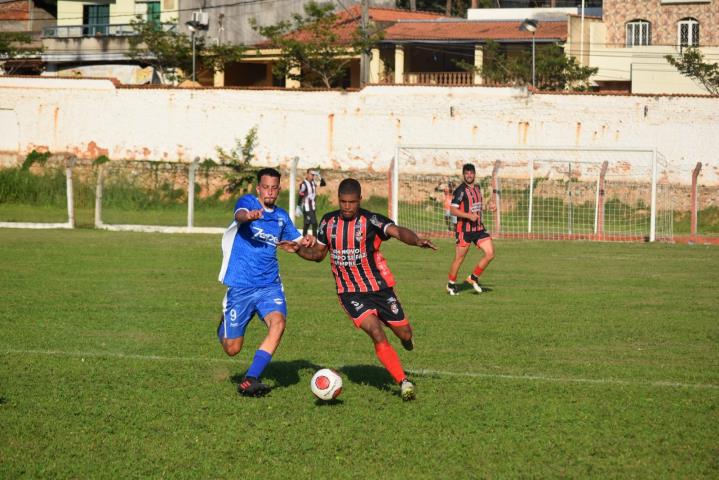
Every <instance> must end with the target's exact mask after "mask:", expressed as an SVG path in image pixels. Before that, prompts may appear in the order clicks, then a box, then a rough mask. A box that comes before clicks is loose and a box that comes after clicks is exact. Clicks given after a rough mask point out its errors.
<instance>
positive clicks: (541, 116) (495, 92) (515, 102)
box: [0, 77, 719, 186]
mask: <svg viewBox="0 0 719 480" xmlns="http://www.w3.org/2000/svg"><path fill="white" fill-rule="evenodd" d="M0 111H3V112H4V113H3V125H5V124H11V123H13V122H16V127H15V128H14V129H3V130H4V131H2V132H0V135H2V136H3V138H2V140H0V145H2V146H3V148H4V149H6V150H5V152H4V154H5V155H4V158H5V159H7V158H13V159H19V158H22V157H24V155H25V154H26V153H27V152H29V151H31V150H32V149H33V148H48V149H50V151H52V152H69V153H72V154H75V155H78V156H79V157H82V158H95V157H96V156H98V155H101V154H106V155H108V156H109V157H110V158H112V159H121V158H126V159H162V160H176V161H183V162H187V161H190V160H192V159H193V158H195V157H202V158H205V157H214V156H215V148H216V147H217V146H222V147H223V148H232V147H233V146H234V142H235V139H237V138H243V137H244V136H245V134H246V133H247V132H248V131H249V130H250V129H251V128H252V127H253V126H257V128H258V141H259V146H258V148H257V150H256V153H257V156H258V159H257V163H258V164H264V165H277V164H280V165H287V164H289V162H290V161H291V159H292V158H293V157H295V156H299V157H300V164H299V165H300V167H301V168H304V167H309V166H313V167H314V166H318V165H319V166H321V167H322V168H341V169H362V170H367V169H370V170H376V171H385V170H386V169H387V168H388V166H389V163H390V161H391V158H392V156H393V155H394V151H395V146H396V145H397V144H398V143H400V142H401V143H404V144H429V143H431V144H447V145H449V144H460V145H512V146H513V145H517V146H525V145H526V146H556V145H563V146H581V147H608V148H638V147H650V148H656V149H657V150H659V151H660V152H661V153H662V154H663V155H664V157H665V158H666V159H667V160H668V162H669V163H670V164H671V169H670V180H671V181H673V182H681V183H688V182H690V180H691V170H692V169H693V168H694V166H695V165H696V163H697V162H702V163H703V164H704V167H703V169H702V183H703V184H705V185H712V186H716V185H719V98H716V97H714V98H711V97H687V96H684V97H682V96H675V97H669V96H656V97H655V96H600V95H561V94H554V95H552V94H541V95H528V94H527V92H526V91H525V90H522V89H513V88H481V87H479V88H450V87H447V88H443V87H398V86H386V87H385V86H377V87H368V88H365V89H364V90H362V91H360V92H338V91H316V92H299V91H286V90H263V91H258V90H235V89H206V90H205V89H199V90H195V89H141V88H117V87H115V85H113V83H112V82H110V81H107V80H87V79H85V80H75V79H54V78H12V77H0ZM8 136H17V138H8ZM8 145H18V148H19V150H18V151H12V150H7V148H8V147H7V146H8Z"/></svg>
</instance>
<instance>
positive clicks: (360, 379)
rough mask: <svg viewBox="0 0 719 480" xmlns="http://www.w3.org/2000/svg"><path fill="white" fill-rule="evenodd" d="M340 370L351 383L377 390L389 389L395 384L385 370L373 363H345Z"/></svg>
mask: <svg viewBox="0 0 719 480" xmlns="http://www.w3.org/2000/svg"><path fill="white" fill-rule="evenodd" d="M340 372H342V373H344V374H345V375H346V376H347V379H348V380H349V381H350V382H352V383H359V384H364V385H369V386H371V387H374V388H376V389H378V390H385V391H389V390H391V389H392V387H393V386H395V385H396V384H395V381H394V379H393V378H392V377H390V375H389V373H387V370H385V369H384V368H381V367H377V366H375V365H345V366H344V367H342V368H341V369H340Z"/></svg>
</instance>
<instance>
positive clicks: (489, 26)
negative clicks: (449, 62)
mask: <svg viewBox="0 0 719 480" xmlns="http://www.w3.org/2000/svg"><path fill="white" fill-rule="evenodd" d="M520 24H521V22H517V21H514V22H509V21H507V22H486V21H471V20H465V21H450V20H442V21H434V22H426V21H425V22H398V23H395V24H394V25H392V26H390V27H389V28H387V30H385V36H384V38H385V40H438V41H440V40H499V41H502V40H504V41H509V40H519V41H531V40H532V34H531V33H529V32H527V31H524V30H521V29H520V28H519V26H520ZM535 38H536V39H537V40H560V41H565V40H566V39H567V24H566V22H542V23H540V24H539V27H538V28H537V31H536V33H535Z"/></svg>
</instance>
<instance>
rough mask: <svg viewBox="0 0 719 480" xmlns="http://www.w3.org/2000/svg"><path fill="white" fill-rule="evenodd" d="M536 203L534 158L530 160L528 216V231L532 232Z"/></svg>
mask: <svg viewBox="0 0 719 480" xmlns="http://www.w3.org/2000/svg"><path fill="white" fill-rule="evenodd" d="M533 203H534V159H533V158H532V159H531V160H529V208H528V210H529V213H528V218H527V233H532V207H533Z"/></svg>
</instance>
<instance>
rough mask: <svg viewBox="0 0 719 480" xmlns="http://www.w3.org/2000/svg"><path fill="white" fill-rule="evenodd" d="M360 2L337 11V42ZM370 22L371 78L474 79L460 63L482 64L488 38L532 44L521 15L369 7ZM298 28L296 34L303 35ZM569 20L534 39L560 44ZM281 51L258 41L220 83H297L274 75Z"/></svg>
mask: <svg viewBox="0 0 719 480" xmlns="http://www.w3.org/2000/svg"><path fill="white" fill-rule="evenodd" d="M360 17H361V13H360V6H359V5H353V6H351V7H349V8H347V9H346V10H342V11H340V12H339V13H338V20H337V22H336V24H335V28H334V30H335V33H336V34H337V35H338V37H339V42H340V43H342V42H346V43H347V44H349V41H350V38H351V36H352V34H353V32H354V31H355V30H356V29H357V27H358V25H359V22H360ZM369 19H370V22H372V23H374V24H375V25H376V26H378V27H379V28H381V30H382V31H383V38H382V40H381V41H379V42H378V43H377V44H376V45H375V46H374V48H373V49H372V55H371V60H370V68H369V78H370V83H383V84H408V83H409V84H434V85H477V84H481V83H482V77H481V76H480V75H479V74H477V73H475V72H472V71H468V70H467V69H466V68H462V67H461V66H460V65H458V63H460V62H461V63H464V64H470V65H474V66H477V67H481V66H482V64H483V47H484V45H485V44H486V43H487V41H489V40H492V41H495V42H497V43H499V44H500V45H501V46H502V47H503V48H505V49H506V50H507V51H508V53H509V54H512V52H513V51H514V52H518V51H520V50H526V49H529V48H531V43H532V34H531V33H529V32H527V31H525V30H523V29H522V28H521V21H519V20H510V21H484V20H467V19H464V18H457V17H447V16H444V15H442V14H437V13H429V12H412V11H407V10H399V9H393V8H383V7H370V8H369ZM302 34H303V33H302V32H298V33H297V35H300V36H301V35H302ZM566 39H567V22H566V20H562V21H557V22H555V21H547V22H541V24H540V25H539V28H538V29H537V31H536V32H535V34H534V41H535V42H537V43H550V44H563V43H564V42H565V41H566ZM279 53H280V52H279V51H278V50H277V49H273V48H272V47H271V46H269V45H268V44H266V43H265V44H259V45H257V49H256V50H255V49H252V50H250V51H249V52H248V56H247V58H245V59H244V60H243V61H242V62H239V63H237V64H231V65H227V66H226V69H225V74H224V82H223V84H224V85H237V86H265V87H266V86H283V87H287V88H293V87H299V85H298V84H297V83H296V82H294V81H291V80H288V79H284V78H275V77H273V75H272V65H273V62H274V61H275V60H276V59H277V58H278V56H279ZM359 72H360V59H359V56H356V57H354V58H352V59H351V61H350V64H349V68H348V71H347V75H346V77H345V81H344V83H343V85H342V86H344V87H350V88H356V87H359V86H360V77H359Z"/></svg>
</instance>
